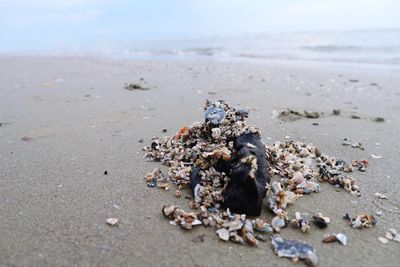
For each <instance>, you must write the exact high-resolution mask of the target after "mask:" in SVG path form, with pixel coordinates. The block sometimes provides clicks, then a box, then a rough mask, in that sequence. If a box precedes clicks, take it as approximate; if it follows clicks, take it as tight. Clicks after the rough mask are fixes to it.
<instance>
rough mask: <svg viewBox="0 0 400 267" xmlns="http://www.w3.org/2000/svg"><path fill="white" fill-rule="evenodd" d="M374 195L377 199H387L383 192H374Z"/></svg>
mask: <svg viewBox="0 0 400 267" xmlns="http://www.w3.org/2000/svg"><path fill="white" fill-rule="evenodd" d="M375 196H376V197H377V198H379V199H388V197H387V196H385V195H383V194H381V193H375Z"/></svg>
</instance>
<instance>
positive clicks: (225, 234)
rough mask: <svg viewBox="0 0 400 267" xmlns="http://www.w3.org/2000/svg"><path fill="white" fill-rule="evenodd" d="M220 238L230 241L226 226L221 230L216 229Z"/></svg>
mask: <svg viewBox="0 0 400 267" xmlns="http://www.w3.org/2000/svg"><path fill="white" fill-rule="evenodd" d="M216 233H217V235H218V237H219V239H221V240H224V241H228V240H229V231H228V230H227V229H225V228H221V229H219V230H217V231H216Z"/></svg>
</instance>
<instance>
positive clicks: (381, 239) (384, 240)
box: [378, 236, 389, 244]
mask: <svg viewBox="0 0 400 267" xmlns="http://www.w3.org/2000/svg"><path fill="white" fill-rule="evenodd" d="M378 240H379V242H381V243H382V244H386V243H387V242H389V240H387V239H386V238H384V237H382V236H380V237H378Z"/></svg>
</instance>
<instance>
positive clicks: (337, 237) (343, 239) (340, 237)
mask: <svg viewBox="0 0 400 267" xmlns="http://www.w3.org/2000/svg"><path fill="white" fill-rule="evenodd" d="M336 241H337V242H339V243H340V244H342V245H343V246H346V245H347V236H346V235H344V234H342V233H339V234H334V233H333V234H325V235H324V239H323V240H322V242H324V243H331V242H336Z"/></svg>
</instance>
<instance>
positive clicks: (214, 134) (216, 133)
mask: <svg viewBox="0 0 400 267" xmlns="http://www.w3.org/2000/svg"><path fill="white" fill-rule="evenodd" d="M211 136H212V138H214V139H218V138H219V137H220V136H221V129H220V128H212V129H211Z"/></svg>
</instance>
